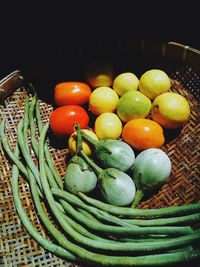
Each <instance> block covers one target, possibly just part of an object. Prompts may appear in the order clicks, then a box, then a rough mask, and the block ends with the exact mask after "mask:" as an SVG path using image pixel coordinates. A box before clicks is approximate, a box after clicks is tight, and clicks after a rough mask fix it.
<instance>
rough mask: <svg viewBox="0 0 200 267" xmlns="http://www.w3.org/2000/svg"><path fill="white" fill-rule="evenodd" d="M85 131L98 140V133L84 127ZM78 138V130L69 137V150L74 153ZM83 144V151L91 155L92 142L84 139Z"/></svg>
mask: <svg viewBox="0 0 200 267" xmlns="http://www.w3.org/2000/svg"><path fill="white" fill-rule="evenodd" d="M83 131H84V132H85V133H86V134H87V135H89V136H90V137H92V138H93V139H95V140H98V137H97V136H96V134H95V133H94V132H92V131H90V130H88V129H83ZM76 138H77V134H76V132H74V133H73V134H71V136H70V137H69V139H68V148H69V152H70V153H71V154H72V155H74V154H75V153H76V146H77V142H76ZM82 146H83V151H84V152H85V153H86V154H87V155H88V156H90V155H91V154H92V146H91V144H89V142H87V141H86V140H84V139H83V140H82Z"/></svg>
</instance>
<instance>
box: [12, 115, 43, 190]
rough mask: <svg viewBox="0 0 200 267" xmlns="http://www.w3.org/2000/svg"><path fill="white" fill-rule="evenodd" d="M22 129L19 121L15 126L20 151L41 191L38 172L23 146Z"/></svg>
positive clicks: (21, 123) (21, 121) (21, 122)
mask: <svg viewBox="0 0 200 267" xmlns="http://www.w3.org/2000/svg"><path fill="white" fill-rule="evenodd" d="M22 128H23V120H20V122H19V123H18V126H17V135H18V143H19V146H20V149H21V151H22V153H23V156H24V158H25V160H26V163H27V165H28V167H29V168H30V170H31V171H32V173H33V174H34V176H35V178H36V181H37V184H38V186H39V188H40V190H41V188H42V186H41V181H40V175H39V171H38V169H37V167H36V165H35V163H34V161H33V159H32V157H31V155H30V154H29V152H28V150H27V148H26V146H25V145H24V139H23V132H22ZM41 191H42V190H41Z"/></svg>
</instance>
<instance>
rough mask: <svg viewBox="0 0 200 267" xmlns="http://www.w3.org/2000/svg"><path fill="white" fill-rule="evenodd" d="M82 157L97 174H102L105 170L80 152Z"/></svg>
mask: <svg viewBox="0 0 200 267" xmlns="http://www.w3.org/2000/svg"><path fill="white" fill-rule="evenodd" d="M80 155H81V156H82V158H83V159H84V160H85V161H86V162H87V163H88V164H89V165H90V166H91V167H92V168H93V169H94V172H96V174H98V175H99V174H101V173H102V171H103V169H102V168H100V167H99V166H97V165H96V164H95V163H94V162H93V161H92V160H91V159H90V158H89V157H88V156H87V155H86V154H85V152H84V151H83V150H81V151H80ZM97 179H99V177H97Z"/></svg>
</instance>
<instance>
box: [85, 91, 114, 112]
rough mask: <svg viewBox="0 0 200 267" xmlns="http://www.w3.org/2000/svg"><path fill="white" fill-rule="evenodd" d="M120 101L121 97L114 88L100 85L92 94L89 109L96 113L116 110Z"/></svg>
mask: <svg viewBox="0 0 200 267" xmlns="http://www.w3.org/2000/svg"><path fill="white" fill-rule="evenodd" d="M118 101H119V97H118V95H117V93H116V92H115V91H114V90H113V89H111V88H110V87H106V86H102V87H98V88H96V89H95V90H94V91H93V92H92V93H91V95H90V98H89V109H90V111H91V112H92V113H93V114H95V115H100V114H102V113H104V112H114V111H115V110H116V107H117V103H118Z"/></svg>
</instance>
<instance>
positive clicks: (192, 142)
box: [0, 67, 200, 267]
mask: <svg viewBox="0 0 200 267" xmlns="http://www.w3.org/2000/svg"><path fill="white" fill-rule="evenodd" d="M171 77H172V78H173V84H172V91H174V92H178V93H180V94H181V95H183V96H185V97H186V98H187V100H188V101H189V104H190V107H191V115H190V119H189V121H188V123H187V124H186V125H184V127H183V129H182V130H181V131H180V132H178V133H177V135H176V136H175V137H173V138H171V140H167V142H166V144H165V145H164V146H163V147H162V149H163V150H164V151H165V152H166V153H167V154H168V156H169V157H170V159H171V161H172V174H171V176H170V177H169V179H168V181H167V182H166V183H165V185H164V186H163V187H162V188H161V190H160V191H159V192H158V193H157V194H155V195H154V196H152V197H151V198H149V199H148V200H146V201H143V202H142V203H141V204H140V207H141V208H152V207H155V208H160V207H166V206H177V205H182V204H187V203H194V202H197V201H199V199H200V175H199V174H200V166H199V162H200V156H199V148H200V129H199V121H198V116H199V113H198V112H199V103H198V97H199V95H196V96H194V94H193V90H194V88H195V87H196V86H197V83H199V76H198V75H197V74H196V73H195V72H194V71H193V70H192V69H191V68H189V67H187V68H184V69H179V70H177V71H176V72H174V73H171ZM195 92H196V93H197V91H195ZM26 94H27V91H26V90H25V89H24V88H19V89H18V90H17V91H15V92H14V93H13V95H12V96H10V97H8V98H7V99H6V100H5V101H4V103H3V105H1V106H0V120H2V119H4V120H5V122H6V134H7V135H8V137H9V142H10V146H11V148H12V149H14V146H15V144H16V126H17V124H18V122H19V120H20V119H21V118H22V117H23V111H24V98H25V95H26ZM40 109H41V114H42V118H43V122H46V121H48V118H49V114H50V112H51V111H52V106H51V105H49V104H47V103H44V102H40ZM169 139H170V138H169ZM29 142H30V140H29ZM50 151H51V154H52V155H53V159H54V162H55V165H56V167H57V169H58V171H59V173H60V175H61V176H62V177H63V176H64V173H65V170H66V155H67V149H62V150H59V149H55V148H53V147H51V146H50ZM31 153H32V156H33V158H34V157H35V156H34V153H33V151H32V150H31ZM11 180H12V164H11V163H10V162H9V161H8V160H7V158H6V156H5V154H4V151H3V149H2V146H1V143H0V233H1V236H0V266H6V267H7V266H35V267H39V266H77V265H75V264H73V263H70V262H67V261H66V260H64V259H61V258H58V257H56V256H54V255H52V254H51V253H49V252H47V251H44V250H43V249H42V248H41V247H40V246H39V245H38V244H37V242H35V241H34V240H33V239H32V238H31V237H30V236H29V234H28V233H27V232H26V230H25V229H24V227H23V225H22V224H21V222H20V220H19V218H18V215H17V213H16V211H15V208H14V205H13V197H12V191H11ZM20 195H21V200H22V202H23V206H24V208H25V210H26V212H27V214H28V216H29V218H30V220H31V221H32V223H33V224H34V226H35V227H36V228H37V229H38V231H39V232H40V233H41V234H42V235H43V236H45V237H46V238H47V239H48V238H49V236H48V233H46V231H45V229H44V228H43V226H42V225H41V224H40V221H39V219H38V217H37V214H36V211H35V208H34V205H33V202H32V199H31V195H30V190H29V186H28V184H27V183H26V182H25V181H24V180H23V179H22V178H20Z"/></svg>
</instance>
